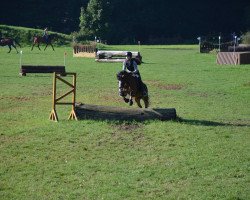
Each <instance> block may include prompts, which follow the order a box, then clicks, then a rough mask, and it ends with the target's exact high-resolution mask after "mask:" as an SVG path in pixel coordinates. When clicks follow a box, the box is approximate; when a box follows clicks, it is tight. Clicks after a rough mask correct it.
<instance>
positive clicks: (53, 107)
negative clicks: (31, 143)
mask: <svg viewBox="0 0 250 200" xmlns="http://www.w3.org/2000/svg"><path fill="white" fill-rule="evenodd" d="M49 119H50V120H52V121H56V122H57V121H58V116H57V113H56V73H55V72H54V73H53V96H52V111H51V113H50V116H49Z"/></svg>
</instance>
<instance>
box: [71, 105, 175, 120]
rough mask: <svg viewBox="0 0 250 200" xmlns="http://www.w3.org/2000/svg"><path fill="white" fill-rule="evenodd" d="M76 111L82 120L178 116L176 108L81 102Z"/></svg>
mask: <svg viewBox="0 0 250 200" xmlns="http://www.w3.org/2000/svg"><path fill="white" fill-rule="evenodd" d="M76 113H77V116H78V118H79V119H80V120H84V119H93V120H108V121H126V122H130V121H138V122H142V121H146V120H162V121H163V120H172V119H175V118H176V110H175V109H174V108H161V109H160V108H158V109H138V108H124V107H112V106H99V105H88V104H80V105H76Z"/></svg>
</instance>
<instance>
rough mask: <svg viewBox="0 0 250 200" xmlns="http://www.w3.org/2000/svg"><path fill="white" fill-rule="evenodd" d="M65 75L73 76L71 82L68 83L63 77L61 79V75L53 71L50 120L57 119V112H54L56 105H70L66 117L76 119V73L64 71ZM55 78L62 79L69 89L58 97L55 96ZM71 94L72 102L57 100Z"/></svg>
mask: <svg viewBox="0 0 250 200" xmlns="http://www.w3.org/2000/svg"><path fill="white" fill-rule="evenodd" d="M64 75H65V76H68V75H69V76H73V81H72V84H71V83H69V82H68V81H66V80H65V79H63V78H62V77H60V76H59V74H58V73H57V72H54V74H53V98H52V111H51V113H50V117H49V119H50V120H53V121H58V116H57V112H56V105H71V106H72V109H71V112H70V115H69V118H68V119H75V120H77V116H76V112H75V102H76V73H71V72H66V73H65V74H64ZM57 80H60V81H62V82H63V83H65V84H66V85H68V86H69V87H70V88H71V90H70V91H68V92H66V93H65V94H63V95H62V96H60V97H58V98H57V97H56V83H57ZM71 93H72V94H73V96H72V102H59V101H60V100H61V99H63V98H64V97H66V96H68V95H69V94H71Z"/></svg>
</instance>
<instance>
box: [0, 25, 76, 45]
mask: <svg viewBox="0 0 250 200" xmlns="http://www.w3.org/2000/svg"><path fill="white" fill-rule="evenodd" d="M49 34H56V35H57V38H56V40H55V42H54V44H55V45H68V44H70V43H71V41H72V39H71V36H69V35H66V34H62V33H56V32H51V31H49ZM35 35H40V36H42V35H43V30H41V29H32V28H24V27H17V26H7V25H0V37H3V38H5V37H11V38H14V39H16V40H17V41H18V42H19V43H21V44H22V45H30V44H31V43H32V39H33V37H34V36H35Z"/></svg>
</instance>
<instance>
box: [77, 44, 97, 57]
mask: <svg viewBox="0 0 250 200" xmlns="http://www.w3.org/2000/svg"><path fill="white" fill-rule="evenodd" d="M96 52H97V49H96V45H80V44H77V45H75V46H74V47H73V57H86V58H95V57H96Z"/></svg>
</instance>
